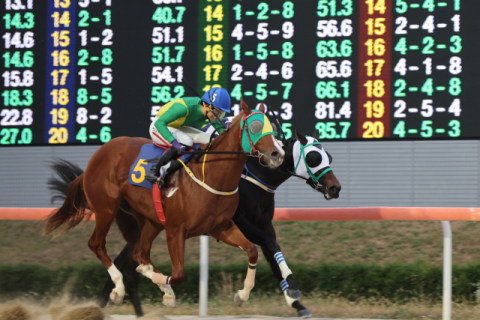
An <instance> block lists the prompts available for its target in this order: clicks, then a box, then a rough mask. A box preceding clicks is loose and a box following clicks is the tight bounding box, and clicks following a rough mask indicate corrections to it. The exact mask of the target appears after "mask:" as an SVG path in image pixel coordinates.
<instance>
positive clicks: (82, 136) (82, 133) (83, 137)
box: [75, 127, 87, 143]
mask: <svg viewBox="0 0 480 320" xmlns="http://www.w3.org/2000/svg"><path fill="white" fill-rule="evenodd" d="M75 139H76V140H80V142H82V143H85V142H87V128H86V127H81V128H80V130H78V133H77V135H76V136H75Z"/></svg>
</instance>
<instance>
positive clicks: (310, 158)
mask: <svg viewBox="0 0 480 320" xmlns="http://www.w3.org/2000/svg"><path fill="white" fill-rule="evenodd" d="M305 160H306V161H307V165H308V166H309V167H310V168H315V167H318V166H319V165H320V163H322V155H321V154H320V152H317V151H310V152H309V153H308V154H307V156H306V157H305Z"/></svg>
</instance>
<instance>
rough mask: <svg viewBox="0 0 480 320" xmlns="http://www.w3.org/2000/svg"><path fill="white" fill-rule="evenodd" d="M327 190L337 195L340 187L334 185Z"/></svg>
mask: <svg viewBox="0 0 480 320" xmlns="http://www.w3.org/2000/svg"><path fill="white" fill-rule="evenodd" d="M329 189H330V192H332V193H337V194H338V193H339V192H340V190H341V189H342V187H341V186H337V185H335V184H334V185H333V186H331V187H330V188H329Z"/></svg>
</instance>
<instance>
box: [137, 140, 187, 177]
mask: <svg viewBox="0 0 480 320" xmlns="http://www.w3.org/2000/svg"><path fill="white" fill-rule="evenodd" d="M179 156H180V153H179V152H178V149H177V148H175V147H170V148H169V149H168V150H167V151H165V153H164V154H163V155H162V156H161V157H160V159H158V161H157V163H156V164H155V165H154V166H153V167H151V168H150V170H149V171H148V172H147V174H146V175H145V179H147V180H148V181H150V182H157V179H158V178H159V175H160V168H161V167H163V166H164V165H166V164H167V163H169V162H170V161H171V160H175V159H177V158H178V157H179Z"/></svg>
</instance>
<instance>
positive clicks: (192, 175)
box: [177, 159, 238, 196]
mask: <svg viewBox="0 0 480 320" xmlns="http://www.w3.org/2000/svg"><path fill="white" fill-rule="evenodd" d="M177 160H178V161H180V163H181V164H182V165H183V167H184V168H185V171H186V172H187V173H188V175H189V176H190V178H192V179H193V181H195V182H196V183H198V185H199V186H201V187H202V188H205V189H207V190H208V191H210V192H211V193H213V194H216V195H219V196H231V195H232V194H235V193H237V191H238V186H237V188H236V189H235V190H233V191H230V192H225V191H218V190H215V189H213V188H212V187H210V186H209V185H208V184H206V183H204V182H202V181H200V180H198V179H197V177H195V175H194V174H193V172H192V170H190V168H188V167H187V165H186V164H185V163H184V162H183V161H182V160H180V159H177Z"/></svg>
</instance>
